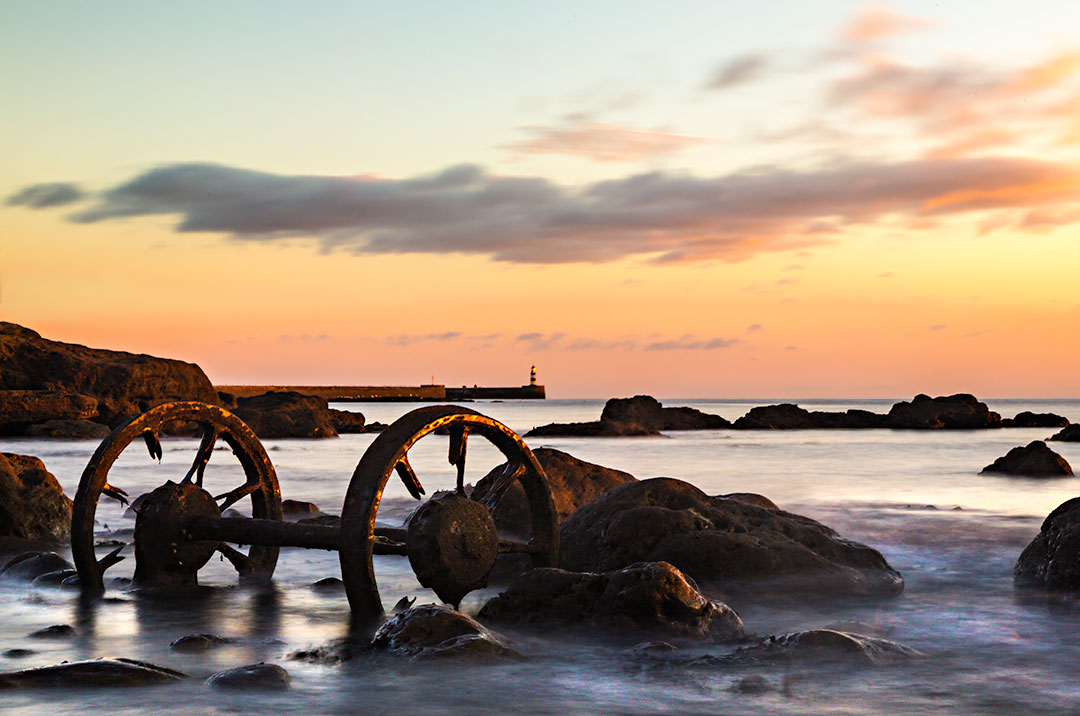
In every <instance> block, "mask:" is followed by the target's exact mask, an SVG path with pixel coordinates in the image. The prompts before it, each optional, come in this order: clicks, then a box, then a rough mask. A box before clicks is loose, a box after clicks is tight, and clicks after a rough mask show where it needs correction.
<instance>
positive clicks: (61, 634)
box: [27, 624, 76, 639]
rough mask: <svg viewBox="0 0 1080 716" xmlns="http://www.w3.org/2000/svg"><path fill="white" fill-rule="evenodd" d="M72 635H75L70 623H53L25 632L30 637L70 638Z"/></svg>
mask: <svg viewBox="0 0 1080 716" xmlns="http://www.w3.org/2000/svg"><path fill="white" fill-rule="evenodd" d="M74 636H76V633H75V627H73V626H71V625H70V624H53V625H52V626H47V627H45V628H44V629H38V630H37V631H35V632H31V633H30V634H27V637H29V638H30V639H71V638H72V637H74Z"/></svg>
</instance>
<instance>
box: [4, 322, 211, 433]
mask: <svg viewBox="0 0 1080 716" xmlns="http://www.w3.org/2000/svg"><path fill="white" fill-rule="evenodd" d="M5 391H48V392H49V393H64V394H77V395H81V396H85V397H87V398H90V399H92V400H96V401H97V406H96V410H95V412H94V413H93V414H87V413H86V412H85V411H84V412H80V413H79V414H77V415H58V414H56V413H55V411H52V410H49V411H45V412H42V413H40V414H38V415H37V417H35V419H33V420H30V421H29V422H30V423H41V422H45V421H47V420H55V419H67V418H89V419H93V420H94V421H96V422H100V423H103V424H112V423H114V422H115V421H117V420H121V419H124V418H129V417H132V416H135V415H138V414H139V413H142V412H144V411H146V410H147V409H149V408H151V407H153V406H154V405H158V404H160V403H164V402H168V401H171V400H200V401H203V402H207V403H213V404H217V402H218V396H217V392H216V391H215V390H214V387H213V386H212V385H211V383H210V380H209V379H208V378H207V377H206V374H205V373H203V371H202V369H201V368H199V366H197V365H195V364H193V363H184V362H183V361H178V360H171V359H168V358H156V357H154V356H148V355H137V354H134V353H125V352H122V351H110V350H102V349H97V348H87V347H86V346H81V345H76V344H72V343H62V342H59V341H51V340H48V339H46V338H42V337H41V336H40V335H39V334H38V333H37V332H35V331H32V330H30V329H28V328H24V327H22V326H18V325H16V324H14V323H5V322H0V400H2V398H3V393H4V392H5Z"/></svg>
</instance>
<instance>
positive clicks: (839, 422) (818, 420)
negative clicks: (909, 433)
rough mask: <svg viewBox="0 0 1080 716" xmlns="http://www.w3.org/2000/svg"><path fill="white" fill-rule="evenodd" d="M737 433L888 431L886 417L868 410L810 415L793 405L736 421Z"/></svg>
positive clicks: (770, 407)
mask: <svg viewBox="0 0 1080 716" xmlns="http://www.w3.org/2000/svg"><path fill="white" fill-rule="evenodd" d="M732 427H734V428H736V429H738V430H820V429H826V428H846V429H856V428H858V429H865V428H883V427H885V416H884V415H881V414H879V413H871V412H870V411H869V410H848V411H845V412H842V413H841V412H827V411H821V410H815V411H814V412H810V411H809V410H806V409H804V408H800V407H799V406H798V405H795V404H794V403H781V404H779V405H760V406H758V407H756V408H751V409H750V411H749V412H748V413H747V414H746V415H744V416H742V417H741V418H739V419H738V420H736V421H735V423H734V425H733V426H732Z"/></svg>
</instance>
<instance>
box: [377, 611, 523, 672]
mask: <svg viewBox="0 0 1080 716" xmlns="http://www.w3.org/2000/svg"><path fill="white" fill-rule="evenodd" d="M371 646H372V647H374V648H376V649H384V650H386V651H389V652H390V653H394V654H397V655H399V656H407V657H410V658H412V659H416V660H424V659H442V658H450V657H466V658H479V659H480V660H482V661H489V660H511V661H517V660H520V659H522V658H524V657H522V655H521V654H519V653H518V652H516V651H514V650H513V649H511V648H510V647H508V646H506V644H505V642H504V640H503V638H502V637H501V636H499V635H498V634H496V633H494V632H492V631H491V630H490V629H488V628H487V627H485V626H484V625H483V624H481V623H480V622H478V621H476V620H475V619H473V618H472V617H470V616H468V615H466V614H462V613H461V612H459V611H457V610H454V609H451V608H450V607H447V606H443V605H441V604H425V605H423V606H419V607H412V608H411V609H407V610H405V611H403V612H401V613H400V614H398V615H397V616H395V617H393V618H391V619H389V620H388V621H386V622H385V623H384V624H383V625H382V626H381V627H379V629H378V631H376V632H375V636H374V637H373V638H372V640H371Z"/></svg>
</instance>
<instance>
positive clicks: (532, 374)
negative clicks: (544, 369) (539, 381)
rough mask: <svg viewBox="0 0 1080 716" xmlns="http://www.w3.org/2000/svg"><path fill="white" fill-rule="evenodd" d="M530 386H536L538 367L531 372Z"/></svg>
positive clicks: (534, 367)
mask: <svg viewBox="0 0 1080 716" xmlns="http://www.w3.org/2000/svg"><path fill="white" fill-rule="evenodd" d="M529 385H536V366H533V367H532V370H530V371H529Z"/></svg>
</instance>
